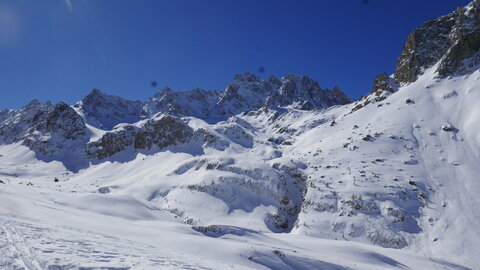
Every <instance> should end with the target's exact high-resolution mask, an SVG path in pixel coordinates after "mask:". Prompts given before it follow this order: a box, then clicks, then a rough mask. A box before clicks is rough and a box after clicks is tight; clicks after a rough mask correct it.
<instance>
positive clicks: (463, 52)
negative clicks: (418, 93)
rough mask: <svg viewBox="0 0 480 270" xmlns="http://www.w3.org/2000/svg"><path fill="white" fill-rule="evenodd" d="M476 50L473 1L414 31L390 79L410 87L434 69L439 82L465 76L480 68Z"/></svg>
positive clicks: (479, 33) (478, 24) (478, 19)
mask: <svg viewBox="0 0 480 270" xmlns="http://www.w3.org/2000/svg"><path fill="white" fill-rule="evenodd" d="M479 49H480V1H478V0H475V1H473V2H471V3H470V4H468V5H467V6H466V7H459V8H457V10H455V11H453V12H451V13H450V14H448V15H445V16H442V17H440V18H437V19H434V20H431V21H428V22H426V23H424V24H422V25H421V26H420V27H418V28H417V29H415V30H414V31H413V32H412V33H411V34H410V35H409V36H408V38H407V41H406V43H405V45H404V47H403V51H402V53H401V55H400V57H399V58H398V60H397V69H396V71H395V74H394V77H395V79H396V80H397V81H398V82H400V83H403V84H405V83H411V82H414V81H415V80H416V79H417V78H418V77H419V76H420V75H422V74H423V72H424V71H425V70H426V69H428V68H431V67H433V66H435V65H437V66H436V70H435V72H436V74H437V76H439V77H442V78H444V77H447V76H451V75H455V74H466V73H468V72H469V71H471V70H472V68H474V67H475V66H476V65H478V64H480V55H479V54H478V51H479Z"/></svg>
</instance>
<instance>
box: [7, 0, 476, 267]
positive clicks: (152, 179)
mask: <svg viewBox="0 0 480 270" xmlns="http://www.w3.org/2000/svg"><path fill="white" fill-rule="evenodd" d="M479 20H480V1H473V2H471V3H470V4H469V5H467V6H466V7H462V8H459V9H457V10H455V11H454V12H452V13H450V14H448V15H446V16H443V17H440V18H438V19H435V20H432V21H430V22H427V23H425V24H423V25H422V26H420V27H419V28H417V29H415V30H414V31H413V32H412V34H411V35H410V36H409V37H408V39H407V42H406V45H405V46H404V50H403V52H402V53H401V55H400V57H399V59H398V62H397V69H396V71H395V73H394V74H392V75H388V74H385V73H382V74H380V75H378V76H377V78H376V79H375V81H374V82H373V87H372V91H371V92H370V93H368V94H367V95H365V96H364V97H362V98H361V99H360V100H358V101H353V100H351V99H349V98H348V97H346V96H345V95H344V94H343V93H342V92H341V91H340V90H339V89H338V88H334V89H333V90H329V89H322V88H321V87H320V86H319V84H318V83H317V82H316V81H314V80H312V79H310V78H308V77H306V76H298V75H293V74H288V75H286V76H284V77H282V78H276V77H270V78H268V79H266V80H262V79H261V78H259V77H258V76H256V75H254V74H252V73H244V74H240V75H236V76H235V78H234V80H233V81H232V82H231V83H230V84H228V85H227V87H226V88H225V89H224V90H223V91H206V90H202V89H195V90H191V91H186V92H175V91H173V90H172V89H170V88H165V89H163V90H161V91H160V92H158V93H156V94H155V95H154V96H153V97H151V98H149V99H148V100H146V101H143V102H142V101H129V100H126V99H123V98H120V97H116V96H111V95H108V94H105V93H102V92H101V91H99V90H94V91H93V92H91V93H90V94H89V95H87V96H86V97H85V98H84V99H83V100H82V101H80V102H78V103H76V104H74V105H73V106H69V105H67V104H65V103H63V102H61V103H59V104H52V103H50V102H47V103H40V102H39V101H36V100H35V101H32V102H31V103H30V104H28V105H26V106H25V107H23V108H22V109H19V110H4V111H1V112H0V143H1V145H0V181H1V182H0V194H2V196H0V266H2V267H3V268H5V269H22V267H23V268H24V269H128V268H129V267H131V268H132V269H159V268H170V269H178V268H189V269H192V268H193V269H200V268H209V269H225V268H233V269H268V268H271V269H478V268H479V267H480V260H479V258H478V256H477V254H478V250H480V244H479V243H480V223H479V217H480V198H479V197H478V195H477V194H478V192H480V182H479V179H480V166H479V165H478V164H479V160H480V134H479V133H478V130H480V109H479V108H480V107H479V106H478V104H477V103H478V102H480V84H479V81H480V70H479V68H478V64H479V63H478V61H479V59H478V55H479V53H478V51H479V49H480V34H479V32H478V31H479V30H478V26H479Z"/></svg>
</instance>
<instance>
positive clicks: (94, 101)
mask: <svg viewBox="0 0 480 270" xmlns="http://www.w3.org/2000/svg"><path fill="white" fill-rule="evenodd" d="M75 106H76V107H78V108H79V109H80V110H81V112H82V113H83V115H84V117H85V121H86V122H87V123H88V124H90V125H92V126H94V127H97V128H100V129H105V130H110V129H112V128H113V127H114V126H115V125H117V124H120V123H134V122H137V121H139V120H140V117H141V115H142V102H141V101H130V100H126V99H124V98H121V97H117V96H112V95H107V94H105V93H103V92H101V91H100V90H98V89H93V91H92V92H90V94H88V95H87V96H86V97H85V98H83V100H82V101H81V102H79V103H78V104H76V105H75Z"/></svg>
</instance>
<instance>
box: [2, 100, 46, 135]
mask: <svg viewBox="0 0 480 270" xmlns="http://www.w3.org/2000/svg"><path fill="white" fill-rule="evenodd" d="M52 109H53V105H52V103H51V102H46V103H41V102H39V101H38V100H36V99H35V100H33V101H31V102H30V103H29V104H27V105H26V106H25V107H23V108H21V109H20V110H7V111H3V114H4V119H3V120H2V121H1V122H0V136H1V137H3V138H4V140H5V142H6V143H13V142H18V141H21V140H23V139H24V138H25V136H26V135H27V134H28V132H29V130H30V128H31V127H32V126H34V125H36V124H38V123H41V122H42V121H44V120H45V118H46V116H47V115H48V113H49V112H50V111H51V110H52Z"/></svg>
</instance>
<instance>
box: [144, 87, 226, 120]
mask: <svg viewBox="0 0 480 270" xmlns="http://www.w3.org/2000/svg"><path fill="white" fill-rule="evenodd" d="M219 97H220V92H218V91H206V90H203V89H194V90H191V91H186V92H176V91H174V90H172V89H171V88H168V87H166V88H164V89H162V90H161V91H159V92H158V93H156V94H155V95H154V96H153V97H151V98H149V99H148V100H147V101H146V102H145V103H144V105H143V111H144V114H145V116H146V117H152V116H154V115H155V114H157V113H166V114H169V115H175V116H194V117H199V118H204V117H210V116H212V115H213V114H214V111H215V106H216V103H217V102H218V99H219Z"/></svg>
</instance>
